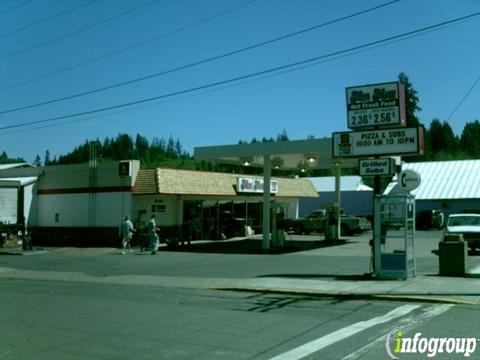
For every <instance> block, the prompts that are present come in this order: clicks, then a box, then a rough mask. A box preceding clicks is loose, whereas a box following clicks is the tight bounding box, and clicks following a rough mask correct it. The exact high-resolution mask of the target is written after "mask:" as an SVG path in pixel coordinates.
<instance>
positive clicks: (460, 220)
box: [445, 214, 480, 250]
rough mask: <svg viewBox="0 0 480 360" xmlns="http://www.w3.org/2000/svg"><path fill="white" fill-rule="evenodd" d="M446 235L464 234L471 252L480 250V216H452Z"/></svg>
mask: <svg viewBox="0 0 480 360" xmlns="http://www.w3.org/2000/svg"><path fill="white" fill-rule="evenodd" d="M445 234H462V235H463V239H464V240H465V241H467V243H468V247H469V248H470V249H471V250H475V249H477V248H480V214H452V215H450V216H449V217H448V220H447V227H446V229H445Z"/></svg>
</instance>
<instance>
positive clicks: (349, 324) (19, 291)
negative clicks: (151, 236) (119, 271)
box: [0, 279, 480, 360]
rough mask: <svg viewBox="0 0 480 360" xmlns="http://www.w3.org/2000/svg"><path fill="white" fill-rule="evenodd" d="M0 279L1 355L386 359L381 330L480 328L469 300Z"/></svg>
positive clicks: (449, 332)
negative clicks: (420, 301)
mask: <svg viewBox="0 0 480 360" xmlns="http://www.w3.org/2000/svg"><path fill="white" fill-rule="evenodd" d="M0 286H1V288H2V292H1V293H0V304H1V308H0V314H1V319H2V326H1V330H0V335H1V336H0V344H1V346H0V359H2V360H3V359H8V360H13V359H15V360H30V359H32V360H34V359H35V360H44V359H45V360H46V359H65V360H70V359H116V360H121V359H206V360H208V359H239V360H240V359H242V360H243V359H258V360H260V359H275V360H284V359H300V358H306V359H374V360H375V359H386V358H387V357H386V350H385V341H386V340H385V339H386V335H387V334H388V333H389V332H390V331H392V330H393V329H395V328H398V327H402V328H403V330H404V332H405V334H406V336H410V337H412V336H413V334H414V333H416V332H421V333H422V334H423V336H425V337H430V336H440V337H445V336H455V337H472V336H475V337H477V336H479V335H480V332H479V330H478V326H477V325H478V309H477V308H476V307H472V306H459V305H455V306H454V305H444V304H417V303H409V304H403V303H399V302H382V301H365V300H360V301H359V300H353V301H339V300H337V299H318V298H313V297H308V296H293V295H276V294H261V293H260V294H259V293H249V292H224V291H212V290H196V289H174V288H161V287H148V286H129V285H97V284H88V283H87V284H85V283H76V282H63V281H41V282H38V281H29V280H23V281H20V280H4V279H2V280H0ZM453 319H454V321H455V322H454V324H461V326H452V325H453V324H452V320H453ZM479 351H480V350H479ZM409 358H410V357H409ZM412 358H415V359H418V358H424V359H426V358H427V357H426V356H423V357H412ZM472 358H475V357H472Z"/></svg>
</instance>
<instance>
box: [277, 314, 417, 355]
mask: <svg viewBox="0 0 480 360" xmlns="http://www.w3.org/2000/svg"><path fill="white" fill-rule="evenodd" d="M420 306H421V305H413V304H412V305H410V304H409V305H403V306H400V307H398V308H396V309H394V310H392V311H390V312H388V313H386V314H385V315H382V316H377V317H374V318H372V319H370V320H365V321H359V322H357V323H355V324H352V325H349V326H346V327H344V328H342V329H339V330H337V331H334V332H332V333H330V334H328V335H325V336H322V337H321V338H318V339H316V340H313V341H310V342H308V343H306V344H304V345H302V346H299V347H297V348H295V349H292V350H289V351H287V352H285V353H283V354H280V355H277V356H275V357H273V358H271V359H270V360H298V359H302V358H304V357H305V356H308V355H310V354H313V353H314V352H317V351H319V350H321V349H323V348H325V347H327V346H330V345H332V344H334V343H336V342H338V341H341V340H343V339H346V338H348V337H350V336H352V335H355V334H357V333H359V332H361V331H363V330H366V329H368V328H370V327H372V326H375V325H378V324H383V323H386V322H388V321H390V320H393V319H396V318H399V317H401V316H404V315H407V314H408V313H410V312H412V311H413V310H415V309H418V308H419V307H420Z"/></svg>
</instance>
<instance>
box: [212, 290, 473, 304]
mask: <svg viewBox="0 0 480 360" xmlns="http://www.w3.org/2000/svg"><path fill="white" fill-rule="evenodd" d="M210 290H219V291H236V292H254V293H264V294H286V295H302V296H310V297H318V298H331V299H341V300H371V299H374V300H387V301H388V300H390V301H402V302H423V303H440V304H454V305H479V302H478V301H469V300H464V299H455V298H450V297H439V296H435V295H403V294H382V293H378V294H354V293H329V292H312V291H304V290H286V289H261V288H246V287H216V288H210Z"/></svg>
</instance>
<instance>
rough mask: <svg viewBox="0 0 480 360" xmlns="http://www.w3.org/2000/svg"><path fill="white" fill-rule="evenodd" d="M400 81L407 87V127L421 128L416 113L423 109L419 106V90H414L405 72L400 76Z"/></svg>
mask: <svg viewBox="0 0 480 360" xmlns="http://www.w3.org/2000/svg"><path fill="white" fill-rule="evenodd" d="M398 81H400V82H401V83H402V84H404V85H405V112H406V117H407V126H412V127H415V126H419V125H420V119H419V118H418V117H417V115H416V114H415V113H416V112H417V111H421V110H422V109H421V108H420V106H418V102H419V99H418V96H417V90H415V89H414V88H413V85H412V83H411V82H410V80H409V79H408V76H407V75H406V74H405V73H403V72H401V73H400V74H399V75H398Z"/></svg>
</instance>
